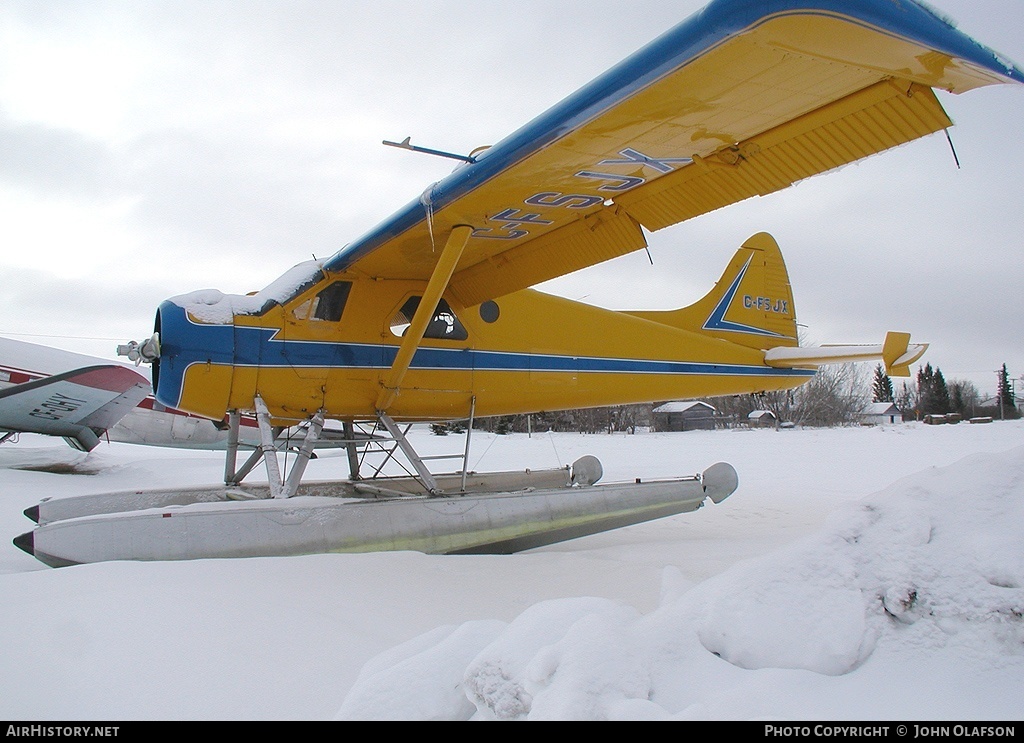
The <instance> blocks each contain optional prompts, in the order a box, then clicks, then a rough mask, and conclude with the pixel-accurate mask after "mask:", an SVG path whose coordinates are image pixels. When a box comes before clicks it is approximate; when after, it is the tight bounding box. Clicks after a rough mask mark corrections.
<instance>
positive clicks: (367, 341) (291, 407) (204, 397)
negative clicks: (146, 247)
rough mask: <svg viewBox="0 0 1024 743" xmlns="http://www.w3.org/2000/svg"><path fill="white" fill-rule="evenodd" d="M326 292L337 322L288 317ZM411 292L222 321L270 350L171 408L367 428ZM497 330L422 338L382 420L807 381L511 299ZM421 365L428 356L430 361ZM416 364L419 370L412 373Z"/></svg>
mask: <svg viewBox="0 0 1024 743" xmlns="http://www.w3.org/2000/svg"><path fill="white" fill-rule="evenodd" d="M336 281H350V282H351V285H352V286H351V293H350V295H349V297H348V302H347V305H346V307H345V310H344V313H343V315H342V317H341V319H340V320H339V321H337V322H328V321H323V320H315V319H308V318H304V317H301V316H300V315H301V314H302V312H303V309H304V308H305V307H308V302H307V300H309V299H310V297H314V296H316V294H317V293H318V292H319V291H321V290H322V289H323V287H324V286H326V285H328V284H330V283H332V282H336ZM422 289H423V284H422V282H405V281H374V280H371V279H365V278H362V277H358V276H344V275H340V276H332V277H330V278H329V279H326V280H324V281H322V282H320V283H319V284H317V285H316V286H314V287H312V288H311V289H309V290H308V292H306V293H304V294H302V295H300V296H298V297H296V298H295V299H294V300H292V301H290V302H289V303H287V305H285V306H276V307H274V308H273V309H272V310H270V311H269V312H266V313H265V314H263V315H262V316H247V315H237V316H235V320H234V324H235V332H236V337H239V334H240V333H241V332H242V331H244V330H247V329H255V328H262V329H267V330H268V331H270V332H268V333H267V335H268V336H270V335H272V336H273V338H274V340H275V341H276V342H277V344H276V349H277V350H275V351H273V352H269V353H264V354H262V355H261V357H260V359H259V364H258V365H237V366H228V365H218V364H209V363H207V364H202V363H200V364H194V365H192V366H190V367H189V369H188V371H187V373H186V375H185V379H184V381H183V386H182V396H181V400H180V407H181V408H183V409H185V410H189V411H193V412H196V413H198V414H202V415H207V416H209V417H211V418H219V417H221V416H222V415H223V414H224V412H225V411H227V410H230V409H240V410H249V409H251V408H252V405H253V400H254V398H255V397H256V396H257V395H258V396H260V397H261V398H262V399H263V400H264V401H265V402H266V404H267V405H268V407H269V409H270V411H271V413H272V414H273V415H274V416H275V417H278V418H280V419H282V420H296V419H304V418H306V417H308V416H309V415H311V414H313V413H315V412H316V411H317V410H323V411H324V412H325V414H326V415H327V416H328V417H332V418H341V419H349V418H362V417H367V416H373V415H374V414H375V413H376V412H377V411H376V409H375V406H376V402H377V400H378V399H379V397H380V393H381V390H382V387H383V385H384V383H385V380H386V378H387V377H388V373H389V370H390V367H391V361H392V360H393V359H394V357H395V354H396V352H397V349H398V347H399V346H400V344H401V338H400V337H398V336H396V334H395V332H393V331H392V328H391V318H393V317H395V315H396V314H397V313H398V311H399V309H400V308H401V307H402V306H403V304H404V303H405V302H406V301H407V300H408V299H409V298H410V297H413V296H418V295H419V294H420V293H421V292H422ZM495 305H496V308H495V307H493V306H489V307H488V310H489V311H490V312H491V313H493V312H494V311H495V309H496V310H497V318H496V319H494V320H493V321H492V322H488V321H486V320H485V319H483V317H482V314H486V313H482V308H481V307H480V306H476V307H469V308H466V307H458V306H455V305H454V303H453V304H452V308H453V311H454V313H455V314H456V315H457V317H458V320H459V321H460V322H461V323H462V325H463V326H464V327H465V330H466V334H467V336H468V337H467V338H466V339H465V340H461V341H458V340H455V341H453V340H439V339H431V338H424V339H423V341H422V342H421V343H420V346H419V349H418V350H417V352H416V356H415V357H414V359H413V364H412V366H411V368H410V369H409V371H408V373H407V374H406V375H405V377H404V380H403V382H402V384H401V387H400V389H399V390H398V393H397V395H396V396H395V397H394V399H393V402H392V403H391V405H390V407H389V408H388V411H387V412H388V413H389V414H390V415H391V416H392V417H393V418H395V419H398V420H401V419H409V420H414V419H446V418H454V417H466V416H468V415H469V412H470V407H471V404H472V401H473V400H474V398H475V405H476V407H475V410H476V414H477V415H479V416H491V415H508V414H515V413H528V412H538V411H543V410H559V409H568V408H584V407H599V406H606V405H619V404H629V403H639V402H650V401H656V400H666V399H678V398H687V397H701V396H709V395H726V394H738V393H745V392H757V391H763V390H777V389H787V388H792V387H796V386H798V385H800V384H802V383H804V382H805V381H807V379H808V378H809V377H810V376H811V374H812V373H813V372H808V371H794V370H779V369H772V368H770V367H768V366H767V365H766V364H765V362H764V353H763V351H761V350H758V349H754V348H749V347H745V346H742V345H737V344H734V343H730V342H728V341H724V340H721V339H719V338H714V337H710V336H708V335H706V334H701V333H698V332H693V331H688V330H684V329H681V328H678V327H672V326H670V325H667V324H662V323H660V322H656V321H654V320H651V319H646V318H643V317H637V316H635V315H630V314H628V313H624V312H615V311H611V310H605V309H600V308H596V307H591V306H589V305H584V304H581V303H578V302H572V301H569V300H566V299H562V298H558V297H554V296H550V295H546V294H543V293H540V292H537V291H533V290H524V291H520V292H516V293H513V294H510V295H508V296H506V297H503V298H500V299H499V300H497V301H496V302H495ZM300 347H303V348H305V349H313V352H314V353H315V352H318V350H319V349H328V348H339V347H343V348H346V349H348V348H352V349H357V351H358V358H355V359H353V360H352V361H351V362H350V363H348V362H347V363H335V364H324V365H315V364H313V365H309V363H308V358H302V357H300V356H299V355H292V353H291V352H290V349H292V348H296V349H297V348H300ZM431 354H433V356H431ZM424 364H429V367H430V368H425V367H424Z"/></svg>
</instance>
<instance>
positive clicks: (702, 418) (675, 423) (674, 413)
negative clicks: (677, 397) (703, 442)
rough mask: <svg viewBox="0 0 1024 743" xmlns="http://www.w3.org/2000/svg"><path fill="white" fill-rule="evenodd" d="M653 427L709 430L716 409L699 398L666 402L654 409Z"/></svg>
mask: <svg viewBox="0 0 1024 743" xmlns="http://www.w3.org/2000/svg"><path fill="white" fill-rule="evenodd" d="M653 412H654V427H655V430H658V431H711V430H714V428H715V424H716V415H717V412H718V411H717V410H715V408H714V406H712V405H708V404H707V403H706V402H700V401H699V400H691V401H688V402H685V401H679V402H667V403H665V404H664V405H659V406H658V407H656V408H655V409H654V411H653Z"/></svg>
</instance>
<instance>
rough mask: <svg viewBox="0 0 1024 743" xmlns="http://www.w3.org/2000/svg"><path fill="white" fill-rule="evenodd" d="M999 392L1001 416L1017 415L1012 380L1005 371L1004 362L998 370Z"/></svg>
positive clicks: (1011, 416)
mask: <svg viewBox="0 0 1024 743" xmlns="http://www.w3.org/2000/svg"><path fill="white" fill-rule="evenodd" d="M997 392H998V394H999V415H1000V417H1002V418H1016V417H1017V398H1016V396H1015V395H1014V391H1013V382H1012V381H1011V380H1010V374H1009V372H1007V371H1006V364H1003V368H1002V369H1000V370H999V383H998V387H997Z"/></svg>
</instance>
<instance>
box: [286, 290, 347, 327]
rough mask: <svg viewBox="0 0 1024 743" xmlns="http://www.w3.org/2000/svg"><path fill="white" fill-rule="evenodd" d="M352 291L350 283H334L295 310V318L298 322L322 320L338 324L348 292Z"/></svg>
mask: <svg viewBox="0 0 1024 743" xmlns="http://www.w3.org/2000/svg"><path fill="white" fill-rule="evenodd" d="M351 290H352V283H351V282H350V281H335V282H334V283H333V284H331V285H330V286H328V287H327V288H325V289H323V290H321V291H320V292H319V293H318V294H317V295H316V296H315V297H313V298H312V299H307V300H306V301H305V302H303V303H302V304H300V305H299V306H298V307H296V308H295V317H297V318H298V319H300V320H323V321H325V322H338V321H339V320H340V319H341V314H342V313H343V312H344V311H345V304H346V303H347V302H348V295H349V292H350V291H351Z"/></svg>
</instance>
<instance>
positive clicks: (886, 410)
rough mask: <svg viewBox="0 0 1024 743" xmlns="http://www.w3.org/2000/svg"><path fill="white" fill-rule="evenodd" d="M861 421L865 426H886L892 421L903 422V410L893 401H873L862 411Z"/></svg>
mask: <svg viewBox="0 0 1024 743" xmlns="http://www.w3.org/2000/svg"><path fill="white" fill-rule="evenodd" d="M858 417H859V419H860V422H861V424H862V425H865V426H884V425H887V424H890V423H902V422H903V411H901V410H900V409H899V408H897V407H896V403H893V402H873V403H871V404H870V405H868V406H867V407H866V408H864V409H863V410H862V411H860V414H859V415H858Z"/></svg>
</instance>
